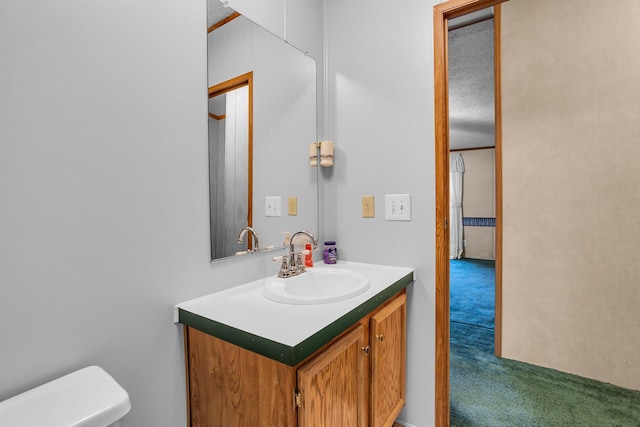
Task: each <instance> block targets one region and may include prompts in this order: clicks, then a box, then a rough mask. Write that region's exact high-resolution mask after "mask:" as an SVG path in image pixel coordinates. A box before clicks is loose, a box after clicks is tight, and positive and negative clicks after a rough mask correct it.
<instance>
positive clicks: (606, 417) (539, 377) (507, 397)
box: [450, 260, 640, 427]
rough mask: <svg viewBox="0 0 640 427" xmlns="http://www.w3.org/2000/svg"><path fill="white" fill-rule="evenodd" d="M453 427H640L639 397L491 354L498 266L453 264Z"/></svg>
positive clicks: (471, 262) (477, 262)
mask: <svg viewBox="0 0 640 427" xmlns="http://www.w3.org/2000/svg"><path fill="white" fill-rule="evenodd" d="M450 268H451V270H450V271H451V280H450V282H451V285H450V286H451V297H450V301H451V304H450V305H451V384H450V385H451V426H452V427H467V426H491V427H498V426H539V427H555V426H558V427H560V426H562V427H564V426H581V427H582V426H587V427H588V426H594V427H601V426H603V427H605V426H611V427H614V426H616V427H626V426H629V427H631V426H635V427H638V426H640V392H637V391H632V390H627V389H623V388H620V387H616V386H613V385H611V384H605V383H601V382H598V381H593V380H589V379H586V378H582V377H578V376H575V375H570V374H566V373H563V372H559V371H555V370H551V369H545V368H541V367H538V366H533V365H529V364H526V363H521V362H516V361H512V360H507V359H499V358H496V357H495V356H493V320H494V319H493V313H494V312H493V310H494V309H493V301H494V294H493V292H494V288H495V278H494V277H495V276H494V264H493V261H481V260H452V261H451V264H450Z"/></svg>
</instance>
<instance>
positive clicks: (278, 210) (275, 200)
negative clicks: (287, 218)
mask: <svg viewBox="0 0 640 427" xmlns="http://www.w3.org/2000/svg"><path fill="white" fill-rule="evenodd" d="M264 216H282V200H281V198H280V196H267V197H265V198H264Z"/></svg>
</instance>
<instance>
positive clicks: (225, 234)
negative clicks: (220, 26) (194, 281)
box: [209, 73, 253, 259]
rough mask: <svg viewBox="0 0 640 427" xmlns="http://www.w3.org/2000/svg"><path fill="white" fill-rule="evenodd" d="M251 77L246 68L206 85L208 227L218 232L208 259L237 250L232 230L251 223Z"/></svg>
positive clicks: (240, 248) (248, 243) (212, 241)
mask: <svg viewBox="0 0 640 427" xmlns="http://www.w3.org/2000/svg"><path fill="white" fill-rule="evenodd" d="M252 80H253V79H252V75H251V73H248V74H245V75H244V76H238V77H237V78H235V79H231V80H229V81H227V82H224V83H221V84H219V85H216V86H212V87H211V88H209V164H210V165H211V172H210V173H209V195H210V200H209V202H210V209H211V230H212V233H213V232H215V235H216V236H220V237H221V238H218V239H211V254H212V258H213V259H216V258H224V257H228V256H232V255H234V254H235V253H236V252H240V251H242V244H241V243H238V242H237V241H236V239H234V238H233V236H234V233H235V230H241V229H242V228H243V227H244V226H245V225H248V226H251V224H252V218H251V217H252V209H251V204H252V203H251V196H252V181H253V179H252V175H253V167H252V164H253V162H252V159H251V157H252V145H253V140H252V127H253V117H252V116H253V108H252ZM236 235H237V233H236ZM251 243H252V242H251V238H249V239H248V241H247V245H249V246H248V247H251V246H250V245H251ZM245 249H246V247H245Z"/></svg>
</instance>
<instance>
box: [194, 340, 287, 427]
mask: <svg viewBox="0 0 640 427" xmlns="http://www.w3.org/2000/svg"><path fill="white" fill-rule="evenodd" d="M186 330H187V333H186V335H185V337H186V343H187V356H188V359H187V364H188V366H187V368H188V373H189V382H188V384H187V388H188V398H189V402H188V403H189V419H190V423H189V425H190V426H191V427H229V426H252V427H272V426H278V427H293V426H295V425H296V422H297V420H296V416H295V412H294V408H293V402H292V398H291V396H292V394H293V390H294V389H295V380H296V374H295V367H292V366H287V365H285V364H283V363H279V362H276V361H275V360H272V359H269V358H267V357H264V356H261V355H259V354H257V353H253V352H251V351H249V350H246V349H244V348H240V347H238V346H235V345H233V344H230V343H228V342H225V341H223V340H221V339H218V338H215V337H213V336H211V335H208V334H206V333H204V332H200V331H198V330H196V329H193V328H186Z"/></svg>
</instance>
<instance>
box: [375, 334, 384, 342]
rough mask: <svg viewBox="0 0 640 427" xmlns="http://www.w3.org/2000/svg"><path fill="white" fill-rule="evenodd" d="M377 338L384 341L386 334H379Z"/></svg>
mask: <svg viewBox="0 0 640 427" xmlns="http://www.w3.org/2000/svg"><path fill="white" fill-rule="evenodd" d="M376 338H377V339H378V341H380V342H382V341H384V334H378V335H376Z"/></svg>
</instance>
